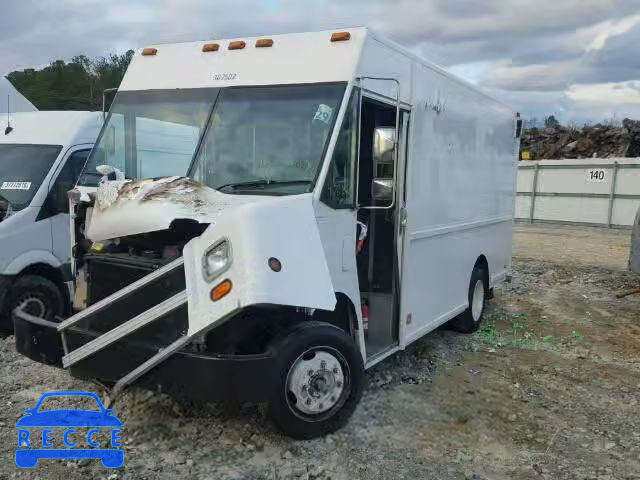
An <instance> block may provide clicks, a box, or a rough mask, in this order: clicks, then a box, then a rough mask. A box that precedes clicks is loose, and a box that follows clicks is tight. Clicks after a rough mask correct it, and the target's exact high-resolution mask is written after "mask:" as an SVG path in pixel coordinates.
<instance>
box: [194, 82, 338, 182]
mask: <svg viewBox="0 0 640 480" xmlns="http://www.w3.org/2000/svg"><path fill="white" fill-rule="evenodd" d="M344 91H345V85H344V84H324V85H300V86H277V87H242V88H229V89H224V90H221V91H220V94H219V97H218V100H217V102H216V104H215V107H214V110H213V114H212V115H211V118H210V121H209V124H208V125H207V130H206V131H205V134H204V138H203V139H202V142H201V145H200V148H199V150H198V152H197V153H196V157H195V159H194V162H193V165H192V167H191V170H190V176H191V177H192V178H194V179H195V180H196V181H199V182H202V183H205V184H206V185H208V186H210V187H212V188H215V189H219V190H222V191H224V192H225V193H241V192H242V191H249V192H250V193H252V194H254V193H265V194H274V195H282V194H295V193H304V192H308V191H310V190H311V189H312V188H313V184H314V182H315V179H316V176H317V173H318V170H319V167H320V164H321V161H322V157H323V155H324V152H325V148H326V144H327V140H328V138H329V134H330V132H331V131H332V128H333V124H334V121H335V117H336V115H337V112H338V109H339V106H340V102H341V100H342V98H343V95H344Z"/></svg>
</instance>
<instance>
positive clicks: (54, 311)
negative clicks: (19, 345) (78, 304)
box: [0, 275, 64, 333]
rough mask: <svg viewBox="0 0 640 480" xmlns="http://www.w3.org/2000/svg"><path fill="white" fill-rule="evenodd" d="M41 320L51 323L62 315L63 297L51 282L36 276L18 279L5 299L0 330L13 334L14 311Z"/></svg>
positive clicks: (25, 276)
mask: <svg viewBox="0 0 640 480" xmlns="http://www.w3.org/2000/svg"><path fill="white" fill-rule="evenodd" d="M16 309H22V310H23V311H24V312H25V313H28V314H29V315H33V316H34V317H38V318H42V319H43V320H49V321H53V320H54V319H55V317H56V316H61V315H62V314H63V313H64V296H63V294H62V292H61V291H60V289H59V288H58V287H57V286H56V284H55V283H53V282H52V281H51V280H49V279H47V278H44V277H40V276H38V275H23V276H21V277H19V278H18V279H17V280H16V281H15V283H14V284H13V286H12V287H11V289H10V290H9V293H8V294H7V297H6V305H5V308H4V312H2V315H1V316H0V330H2V331H5V332H7V333H12V332H13V322H12V318H11V317H12V315H13V312H14V310H16Z"/></svg>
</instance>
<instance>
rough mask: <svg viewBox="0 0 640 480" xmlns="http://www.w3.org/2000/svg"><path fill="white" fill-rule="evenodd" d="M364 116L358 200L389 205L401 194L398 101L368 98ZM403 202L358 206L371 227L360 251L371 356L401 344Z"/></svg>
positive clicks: (362, 294) (368, 343)
mask: <svg viewBox="0 0 640 480" xmlns="http://www.w3.org/2000/svg"><path fill="white" fill-rule="evenodd" d="M360 118H361V119H360V157H359V161H358V180H359V183H358V185H359V188H358V205H360V206H361V207H363V206H373V207H385V206H388V205H390V204H391V203H392V200H393V193H394V192H395V193H396V195H400V192H399V189H398V186H397V185H396V188H395V189H394V188H393V184H394V182H396V181H397V178H396V179H394V142H395V132H396V107H395V106H391V105H387V104H383V103H380V102H376V101H374V100H371V99H368V98H363V99H362V112H361V117H360ZM401 118H402V117H401ZM401 138H402V137H401ZM399 151H400V149H399ZM401 163H402V162H401ZM398 208H399V205H398V202H397V203H396V205H395V207H393V208H390V209H366V208H360V209H359V210H358V221H359V222H362V223H364V224H365V225H366V226H367V228H368V235H367V239H366V242H365V243H364V246H363V248H362V249H361V251H360V252H359V253H358V254H357V257H356V262H357V267H358V281H359V284H360V294H361V301H362V304H363V311H364V312H365V313H368V328H367V330H366V331H365V333H366V348H367V357H368V358H371V357H373V356H375V355H377V354H381V353H383V352H385V351H386V350H388V349H389V348H392V347H393V346H395V345H397V344H398V338H399V322H398V315H399V289H400V288H399V287H400V285H399V275H398V272H399V265H398V255H397V252H398V245H397V242H396V238H397V237H396V231H397V228H398V225H397V217H398V216H397V214H396V212H397V211H398Z"/></svg>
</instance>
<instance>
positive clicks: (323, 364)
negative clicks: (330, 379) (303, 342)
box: [320, 360, 327, 368]
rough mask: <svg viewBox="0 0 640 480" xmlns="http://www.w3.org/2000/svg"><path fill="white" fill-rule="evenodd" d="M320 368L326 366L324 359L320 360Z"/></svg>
mask: <svg viewBox="0 0 640 480" xmlns="http://www.w3.org/2000/svg"><path fill="white" fill-rule="evenodd" d="M320 368H327V362H325V361H324V360H322V361H321V362H320Z"/></svg>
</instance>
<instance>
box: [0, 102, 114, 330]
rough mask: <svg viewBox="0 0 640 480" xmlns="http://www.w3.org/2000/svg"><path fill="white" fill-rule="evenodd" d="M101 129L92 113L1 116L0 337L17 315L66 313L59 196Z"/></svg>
mask: <svg viewBox="0 0 640 480" xmlns="http://www.w3.org/2000/svg"><path fill="white" fill-rule="evenodd" d="M13 103H16V102H13ZM18 107H19V105H16V106H15V107H14V108H18ZM101 127H102V116H101V114H99V113H92V112H37V111H36V112H28V113H26V112H25V113H13V114H10V115H0V333H2V334H7V333H10V332H11V331H12V329H13V328H12V324H11V312H12V311H13V310H14V309H15V308H17V307H24V309H25V311H26V312H29V313H30V314H31V315H34V316H36V317H39V318H44V319H48V320H53V319H54V317H57V316H61V315H64V314H69V313H71V312H70V310H69V300H70V288H69V287H71V286H72V282H73V278H72V275H71V262H70V257H71V255H70V253H71V250H70V248H71V241H70V237H69V210H68V209H69V203H68V199H67V194H66V191H67V190H69V189H70V188H73V187H74V185H75V184H76V181H77V180H78V176H79V175H80V172H81V171H82V169H83V168H84V165H85V162H86V160H87V157H88V155H89V152H90V151H91V148H92V147H93V144H94V142H95V141H96V138H97V137H98V133H99V132H100V128H101ZM96 184H97V182H96Z"/></svg>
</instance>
